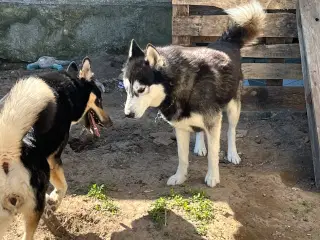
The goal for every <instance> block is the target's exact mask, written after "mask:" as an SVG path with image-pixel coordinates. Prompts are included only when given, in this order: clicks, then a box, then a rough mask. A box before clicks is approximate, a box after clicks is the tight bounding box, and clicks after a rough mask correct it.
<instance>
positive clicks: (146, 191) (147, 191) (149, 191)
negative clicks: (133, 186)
mask: <svg viewBox="0 0 320 240" xmlns="http://www.w3.org/2000/svg"><path fill="white" fill-rule="evenodd" d="M143 192H144V193H151V192H153V190H144V191H143Z"/></svg>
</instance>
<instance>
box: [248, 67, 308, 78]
mask: <svg viewBox="0 0 320 240" xmlns="http://www.w3.org/2000/svg"><path fill="white" fill-rule="evenodd" d="M242 71H243V75H244V79H298V80H300V79H301V80H302V71H301V64H291V63H290V64H285V63H243V64H242Z"/></svg>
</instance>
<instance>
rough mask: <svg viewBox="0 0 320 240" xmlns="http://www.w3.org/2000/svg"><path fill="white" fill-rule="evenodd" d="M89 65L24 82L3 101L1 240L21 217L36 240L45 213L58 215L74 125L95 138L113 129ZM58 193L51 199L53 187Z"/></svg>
mask: <svg viewBox="0 0 320 240" xmlns="http://www.w3.org/2000/svg"><path fill="white" fill-rule="evenodd" d="M92 78H93V73H92V71H91V66H90V60H89V59H88V58H85V59H84V61H83V67H82V69H81V70H80V71H78V67H77V65H76V64H75V63H71V64H70V66H69V68H68V70H67V71H65V72H52V73H47V74H44V75H40V76H31V77H26V78H23V79H21V80H19V81H18V82H17V83H16V84H15V85H14V86H13V88H12V89H11V90H10V92H9V94H8V95H7V96H6V97H5V98H4V99H3V101H1V102H2V103H1V105H2V109H1V111H0V239H2V237H3V235H4V234H5V232H6V228H7V227H8V225H9V224H10V222H11V220H12V218H13V216H14V215H15V214H16V213H22V214H23V216H24V222H25V233H24V236H23V239H24V240H32V239H33V236H34V233H35V231H36V228H37V226H38V222H39V220H40V217H41V215H42V213H43V211H44V209H45V205H46V198H47V206H46V210H48V212H49V211H54V210H56V209H57V207H58V206H59V205H60V203H61V200H62V198H63V197H64V195H65V193H66V191H67V183H66V180H65V176H64V172H63V168H62V161H61V153H62V151H63V149H64V148H65V146H66V144H67V142H68V137H69V130H70V126H71V124H72V123H76V122H78V121H82V122H83V123H84V125H85V126H86V127H87V128H88V129H90V130H91V131H92V132H93V133H94V134H95V135H97V136H99V135H100V134H99V130H98V127H97V125H100V126H104V127H106V126H110V125H111V123H112V122H111V120H110V118H109V116H108V115H107V114H106V112H105V111H104V110H103V108H102V98H101V92H100V90H99V88H98V87H97V86H96V84H95V83H94V81H92ZM49 181H50V183H51V184H52V185H53V186H54V187H55V189H54V190H53V191H52V192H51V194H50V195H47V196H46V191H47V188H48V184H49Z"/></svg>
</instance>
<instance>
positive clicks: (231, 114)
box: [227, 99, 241, 164]
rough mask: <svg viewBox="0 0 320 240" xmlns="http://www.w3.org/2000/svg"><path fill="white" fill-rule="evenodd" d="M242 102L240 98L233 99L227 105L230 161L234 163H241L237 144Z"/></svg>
mask: <svg viewBox="0 0 320 240" xmlns="http://www.w3.org/2000/svg"><path fill="white" fill-rule="evenodd" d="M240 110H241V102H240V100H238V99H237V100H236V99H232V100H231V101H230V102H229V103H228V105H227V115H228V122H229V129H228V161H229V162H231V163H234V164H239V163H240V161H241V158H240V157H239V155H238V152H237V146H236V127H237V124H238V121H239V117H240Z"/></svg>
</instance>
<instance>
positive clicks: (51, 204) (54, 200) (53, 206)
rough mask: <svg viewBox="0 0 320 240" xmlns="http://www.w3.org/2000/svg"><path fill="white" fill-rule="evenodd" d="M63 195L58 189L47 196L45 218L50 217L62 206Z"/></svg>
mask: <svg viewBox="0 0 320 240" xmlns="http://www.w3.org/2000/svg"><path fill="white" fill-rule="evenodd" d="M62 198H63V196H62V194H60V192H59V191H57V190H56V189H55V190H53V191H52V192H51V193H50V195H48V194H46V206H45V210H44V215H45V217H47V218H48V217H50V215H52V214H53V213H54V212H55V211H56V210H57V209H58V207H59V206H60V204H61V202H62Z"/></svg>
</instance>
